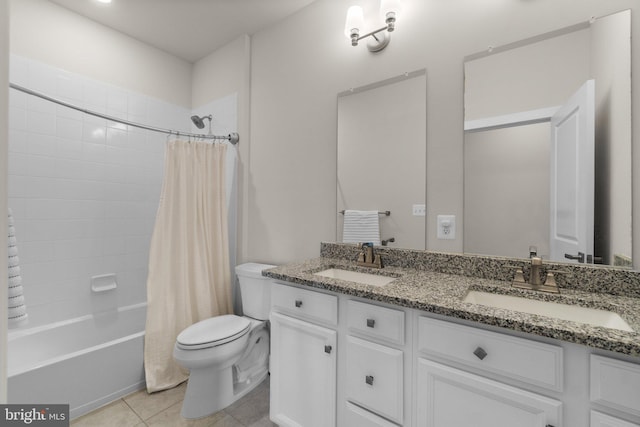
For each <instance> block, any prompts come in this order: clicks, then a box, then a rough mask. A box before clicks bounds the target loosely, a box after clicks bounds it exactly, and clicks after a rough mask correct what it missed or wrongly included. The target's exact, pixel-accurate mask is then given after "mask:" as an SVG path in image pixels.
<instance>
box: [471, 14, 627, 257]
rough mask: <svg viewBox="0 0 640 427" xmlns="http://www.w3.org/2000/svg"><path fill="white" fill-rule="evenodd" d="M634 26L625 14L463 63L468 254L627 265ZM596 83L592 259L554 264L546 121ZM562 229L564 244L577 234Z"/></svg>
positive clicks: (548, 127)
mask: <svg viewBox="0 0 640 427" xmlns="http://www.w3.org/2000/svg"><path fill="white" fill-rule="evenodd" d="M630 22H631V12H630V11H629V10H625V11H622V12H618V13H615V14H613V15H609V16H605V17H601V18H597V19H595V20H594V21H593V22H585V23H582V24H578V25H575V26H573V27H568V28H565V29H560V30H558V31H554V32H552V33H548V34H543V35H539V36H536V37H532V38H531V39H527V40H523V41H518V42H514V43H512V44H510V45H507V46H502V47H496V48H494V49H493V50H492V51H491V52H481V53H478V54H475V55H471V56H469V57H467V58H466V60H465V65H464V67H465V82H464V84H465V100H464V107H465V111H464V115H465V143H464V181H465V182H464V225H463V226H464V228H463V232H464V251H465V252H467V253H477V254H487V255H498V256H508V257H518V258H527V257H528V256H529V247H530V246H536V247H537V252H538V255H540V256H542V257H543V258H545V259H557V260H558V261H568V262H570V261H571V260H569V259H566V258H565V257H564V254H565V253H567V254H569V256H579V253H584V254H585V255H584V258H585V261H587V257H588V255H589V254H593V257H592V259H593V260H594V261H595V262H602V263H603V264H610V265H616V266H627V267H630V266H631V248H632V242H631V79H630V73H631V45H630V30H631V25H630ZM591 79H594V80H595V82H596V84H595V95H594V105H595V106H594V112H595V132H594V147H595V148H594V153H595V160H594V162H595V167H594V181H595V185H594V187H595V190H594V202H593V206H594V209H593V223H594V225H593V232H592V233H590V235H591V236H592V238H591V239H592V241H593V243H592V246H593V250H592V251H589V250H588V249H581V250H578V249H577V248H575V247H574V248H571V249H569V248H567V249H566V250H564V252H562V253H560V251H558V253H559V255H558V256H556V255H552V252H554V251H555V249H553V250H552V248H551V247H552V246H553V245H554V243H552V241H551V240H552V239H550V236H551V234H552V230H551V228H552V222H553V221H555V220H552V219H551V218H552V217H553V215H550V212H551V210H550V209H551V206H550V205H551V192H552V191H555V190H551V182H550V176H551V172H550V168H551V160H550V159H551V157H550V155H551V141H550V138H549V135H551V124H550V121H549V120H550V117H551V116H552V115H553V113H554V112H555V111H557V110H558V108H560V107H559V106H562V105H564V104H565V103H566V102H567V100H568V99H570V98H571V96H572V95H573V94H574V93H575V92H576V90H577V89H578V88H579V87H580V86H582V85H583V84H584V82H585V81H588V80H591ZM566 129H568V128H565V129H564V130H566ZM569 167H570V166H566V167H564V166H562V165H559V169H561V170H567V169H568V168H569ZM562 201H563V202H564V201H565V199H562ZM567 209H568V208H567ZM585 209H586V208H584V207H581V208H577V210H575V211H574V213H576V212H582V211H584V210H585ZM555 225H558V223H557V222H555ZM561 225H562V226H563V227H565V228H564V229H563V230H561V231H562V232H563V233H564V234H566V235H567V236H568V235H572V233H573V234H576V233H574V232H572V233H569V232H568V231H567V228H566V227H569V225H568V224H566V223H562V224H561ZM572 226H573V225H572ZM567 240H568V239H567Z"/></svg>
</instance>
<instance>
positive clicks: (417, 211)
mask: <svg viewBox="0 0 640 427" xmlns="http://www.w3.org/2000/svg"><path fill="white" fill-rule="evenodd" d="M426 214H427V206H426V205H413V216H425V215H426Z"/></svg>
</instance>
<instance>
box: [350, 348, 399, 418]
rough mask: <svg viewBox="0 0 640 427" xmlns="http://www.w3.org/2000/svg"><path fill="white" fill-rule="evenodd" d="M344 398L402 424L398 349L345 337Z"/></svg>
mask: <svg viewBox="0 0 640 427" xmlns="http://www.w3.org/2000/svg"><path fill="white" fill-rule="evenodd" d="M346 368H347V369H346V371H347V378H346V396H347V400H350V401H351V402H353V403H356V404H358V405H360V406H362V407H364V408H367V409H370V410H371V411H373V412H375V413H377V414H379V415H381V416H383V417H385V418H387V419H390V420H392V421H395V422H397V423H400V424H402V408H403V401H404V399H403V354H402V351H400V350H396V349H393V348H389V347H386V346H383V345H380V344H375V343H372V342H370V341H366V340H362V339H360V338H356V337H352V336H347V363H346Z"/></svg>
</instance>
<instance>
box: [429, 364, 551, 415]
mask: <svg viewBox="0 0 640 427" xmlns="http://www.w3.org/2000/svg"><path fill="white" fill-rule="evenodd" d="M417 391H418V396H417V408H418V413H417V426H418V427H545V426H547V427H548V426H553V427H562V403H561V402H560V401H557V400H554V399H549V398H547V397H544V396H540V395H538V394H535V393H531V392H528V391H525V390H521V389H519V388H516V387H511V386H508V385H505V384H502V383H499V382H497V381H493V380H490V379H487V378H484V377H481V376H478V375H474V374H471V373H469V372H465V371H461V370H459V369H455V368H451V367H449V366H445V365H442V364H439V363H436V362H432V361H430V360H427V359H423V358H419V359H418V387H417Z"/></svg>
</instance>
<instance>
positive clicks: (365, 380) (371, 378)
mask: <svg viewBox="0 0 640 427" xmlns="http://www.w3.org/2000/svg"><path fill="white" fill-rule="evenodd" d="M364 382H366V383H367V384H369V385H373V375H367V376H366V377H365V378H364Z"/></svg>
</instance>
